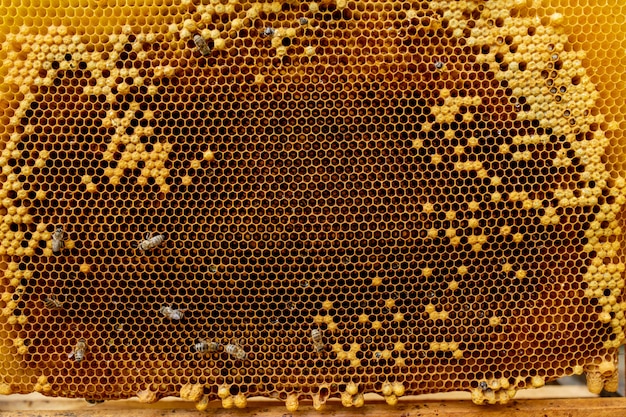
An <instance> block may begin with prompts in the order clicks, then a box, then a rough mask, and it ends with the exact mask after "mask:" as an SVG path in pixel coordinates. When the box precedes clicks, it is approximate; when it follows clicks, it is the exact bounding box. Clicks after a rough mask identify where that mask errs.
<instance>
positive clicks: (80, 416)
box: [2, 398, 626, 417]
mask: <svg viewBox="0 0 626 417" xmlns="http://www.w3.org/2000/svg"><path fill="white" fill-rule="evenodd" d="M170 405H171V404H170ZM181 405H182V404H181ZM2 415H3V417H87V416H93V417H108V416H115V417H124V416H132V417H162V416H171V415H176V416H177V417H191V416H197V415H202V416H205V417H225V416H231V417H232V416H250V417H296V416H297V417H308V416H311V417H312V416H332V417H352V416H363V417H370V416H371V417H374V416H389V417H444V416H455V417H479V416H480V417H483V416H486V417H504V416H506V417H534V416H541V417H624V416H626V399H624V398H584V399H556V400H517V401H514V402H512V403H511V404H508V405H506V406H477V405H474V404H472V403H471V402H469V401H424V402H418V403H405V404H400V405H398V406H396V407H389V406H388V405H386V404H384V403H380V402H377V403H371V404H367V405H366V406H365V407H363V408H359V409H354V408H344V407H342V406H341V405H340V404H338V403H333V404H329V405H327V406H326V407H325V408H324V410H322V411H316V410H314V409H313V407H311V406H304V407H301V408H300V410H298V411H297V412H295V413H289V412H287V411H286V410H285V408H284V407H283V406H282V405H277V406H273V405H269V404H268V403H267V402H259V403H251V404H250V405H249V406H248V408H246V409H243V410H238V409H231V410H225V409H222V408H221V407H219V403H216V404H214V405H213V406H212V407H211V408H209V409H208V410H207V411H205V412H198V411H196V410H193V409H188V408H186V407H185V408H184V409H181V408H178V407H176V408H169V409H167V408H166V409H157V408H151V409H145V408H144V409H133V410H120V409H99V408H98V406H94V407H91V408H90V409H83V410H71V411H68V410H65V411H60V410H55V411H40V410H22V411H9V412H4V413H2Z"/></svg>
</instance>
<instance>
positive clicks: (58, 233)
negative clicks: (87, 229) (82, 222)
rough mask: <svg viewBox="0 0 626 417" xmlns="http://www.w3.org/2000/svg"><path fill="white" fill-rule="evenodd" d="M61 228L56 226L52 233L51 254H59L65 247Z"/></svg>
mask: <svg viewBox="0 0 626 417" xmlns="http://www.w3.org/2000/svg"><path fill="white" fill-rule="evenodd" d="M63 235H64V230H63V226H57V227H56V228H55V229H54V232H52V253H54V254H57V255H58V254H59V253H61V250H63V248H64V247H65V240H64V238H63Z"/></svg>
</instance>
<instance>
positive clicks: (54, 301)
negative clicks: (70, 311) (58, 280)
mask: <svg viewBox="0 0 626 417" xmlns="http://www.w3.org/2000/svg"><path fill="white" fill-rule="evenodd" d="M43 302H44V304H45V305H46V308H48V309H49V310H60V309H62V308H63V304H61V302H60V301H59V300H58V298H56V297H55V296H54V295H51V296H49V297H46V298H45V299H44V300H43Z"/></svg>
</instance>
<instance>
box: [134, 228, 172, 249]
mask: <svg viewBox="0 0 626 417" xmlns="http://www.w3.org/2000/svg"><path fill="white" fill-rule="evenodd" d="M164 240H165V236H163V235H156V236H153V235H152V232H149V233H146V237H145V238H144V240H142V241H141V242H139V243H138V244H137V245H136V248H137V249H139V250H140V251H142V252H146V251H149V250H152V249H154V248H156V247H157V246H159V245H160V244H161V243H163V241H164Z"/></svg>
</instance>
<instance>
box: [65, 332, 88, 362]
mask: <svg viewBox="0 0 626 417" xmlns="http://www.w3.org/2000/svg"><path fill="white" fill-rule="evenodd" d="M86 350H87V341H86V340H85V338H83V337H81V338H80V339H78V342H77V343H76V347H74V350H73V351H72V352H70V354H69V355H67V357H68V358H70V359H72V357H73V358H74V360H75V361H76V362H80V361H82V360H83V359H85V351H86Z"/></svg>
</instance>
